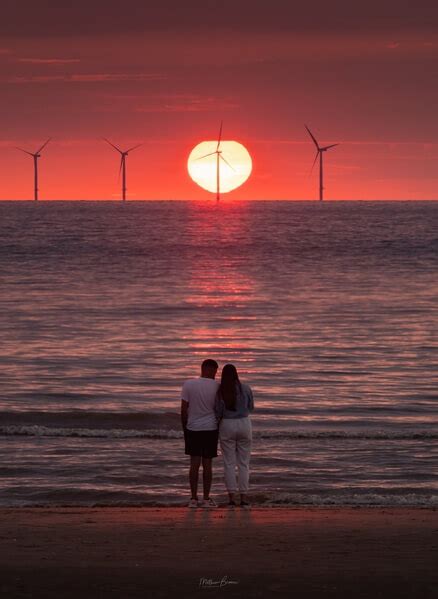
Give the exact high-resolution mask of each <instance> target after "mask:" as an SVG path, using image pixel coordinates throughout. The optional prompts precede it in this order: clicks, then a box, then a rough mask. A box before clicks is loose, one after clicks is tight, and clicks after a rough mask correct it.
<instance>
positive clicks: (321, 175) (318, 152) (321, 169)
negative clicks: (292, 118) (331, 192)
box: [304, 125, 339, 202]
mask: <svg viewBox="0 0 438 599" xmlns="http://www.w3.org/2000/svg"><path fill="white" fill-rule="evenodd" d="M304 126H305V127H306V129H307V132H308V133H309V135H310V137H311V138H312V141H313V143H314V144H315V146H316V156H315V160H314V161H313V164H312V171H313V168H314V166H315V164H316V161H317V160H318V157H319V201H320V202H322V201H323V199H324V165H323V153H324V152H327V150H330V148H334V147H335V146H339V144H331V145H329V146H320V145H319V143H318V142H317V141H316V139H315V136H314V135H313V133H312V132H311V131H310V129H309V127H308V126H307V125H304ZM312 171H311V172H312Z"/></svg>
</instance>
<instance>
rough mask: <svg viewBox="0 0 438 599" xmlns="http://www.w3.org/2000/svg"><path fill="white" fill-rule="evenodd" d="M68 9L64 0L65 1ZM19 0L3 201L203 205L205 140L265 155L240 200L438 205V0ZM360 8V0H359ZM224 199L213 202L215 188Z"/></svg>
mask: <svg viewBox="0 0 438 599" xmlns="http://www.w3.org/2000/svg"><path fill="white" fill-rule="evenodd" d="M61 4H64V5H63V6H62V5H61ZM150 4H151V3H149V2H146V1H145V0H124V1H123V2H120V0H117V1H115V0H105V1H101V0H87V1H86V2H85V1H83V0H76V2H75V3H74V4H71V5H70V3H67V2H65V3H60V2H57V1H55V0H40V1H39V2H34V1H32V2H31V1H29V0H3V1H2V18H1V20H0V88H1V89H0V105H1V128H0V149H1V151H2V161H1V164H0V173H1V175H0V176H1V181H2V185H1V189H0V199H30V198H31V197H32V193H33V191H32V186H33V180H32V177H33V175H32V168H33V167H32V159H31V157H30V156H27V155H26V154H23V153H22V152H20V151H18V150H17V149H16V146H19V147H22V148H25V149H28V150H30V151H35V150H36V149H37V148H38V147H39V146H41V145H42V144H43V142H44V141H45V140H46V139H47V138H48V137H52V141H51V142H50V143H49V144H48V145H47V147H46V148H45V149H44V151H43V155H42V158H41V160H40V185H39V187H40V197H41V198H42V199H68V200H71V199H116V198H118V197H120V182H119V181H118V168H119V157H118V156H117V153H116V152H115V151H114V150H113V149H112V148H111V147H109V146H108V145H107V144H106V143H105V142H103V140H102V137H107V138H109V139H110V140H111V141H112V142H113V143H115V144H116V145H118V146H120V147H122V148H125V147H126V148H127V147H130V146H133V145H136V144H137V143H143V144H144V145H143V146H142V147H141V148H139V149H137V150H136V151H135V152H133V153H132V154H130V155H129V157H128V161H127V172H128V194H127V195H128V199H132V200H143V199H146V200H148V199H176V200H178V199H205V198H206V197H210V194H209V193H208V192H206V191H205V190H203V189H201V188H200V187H198V186H197V185H196V184H195V183H194V182H193V181H192V180H191V179H190V177H189V175H188V173H187V158H188V155H189V154H190V151H191V150H192V148H193V147H194V146H195V145H196V144H198V143H200V142H202V141H208V140H213V139H215V138H216V136H217V134H218V129H219V125H220V122H221V121H222V120H223V122H224V125H223V139H225V140H235V141H238V142H240V143H242V144H243V145H244V146H245V147H246V148H247V149H248V151H249V153H250V155H251V157H252V160H253V172H252V175H251V177H250V178H249V179H248V181H247V182H246V183H245V184H244V185H242V186H241V187H240V188H239V189H237V190H235V191H233V192H231V193H230V194H229V198H230V199H233V200H234V199H235V200H239V199H273V200H275V199H294V200H301V199H316V198H317V193H318V188H317V187H318V181H317V171H316V169H315V170H314V171H313V172H312V173H310V170H311V166H312V162H313V160H314V154H315V151H314V150H315V148H314V146H313V145H312V142H311V140H310V138H309V136H308V134H307V132H306V130H305V128H304V124H307V125H308V126H309V127H310V128H311V129H312V131H313V132H314V134H315V135H316V137H317V138H318V140H320V141H321V143H324V144H329V143H340V145H339V147H336V148H334V149H333V150H331V151H330V152H328V153H327V154H326V157H325V167H326V168H325V172H326V176H325V187H326V197H327V198H328V199H339V200H350V199H351V200H367V199H370V200H379V199H382V200H385V199H386V200H393V199H407V200H427V199H438V168H437V167H438V118H437V110H438V77H437V66H438V4H437V3H435V2H432V1H431V0H427V1H425V0H417V1H416V2H415V3H414V2H412V0H409V1H404V0H398V1H395V0H380V1H376V0H368V1H367V2H366V3H364V2H361V3H355V2H352V1H351V0H348V1H344V0H341V1H339V0H338V1H336V0H333V1H331V2H327V0H313V1H312V2H309V3H302V2H300V3H298V2H294V1H293V0H269V1H267V0H266V1H265V0H263V1H261V0H215V1H213V0H202V1H201V0H185V1H184V2H183V1H182V0H173V1H170V0H161V1H160V2H158V3H156V4H157V6H155V7H152V6H151V5H150ZM355 4H360V6H355ZM211 197H212V199H213V198H214V196H213V195H211Z"/></svg>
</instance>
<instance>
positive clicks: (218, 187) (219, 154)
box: [196, 121, 236, 202]
mask: <svg viewBox="0 0 438 599" xmlns="http://www.w3.org/2000/svg"><path fill="white" fill-rule="evenodd" d="M222 125H223V121H221V126H220V129H219V137H218V139H217V146H216V150H215V151H214V152H210V153H209V154H204V156H200V157H199V158H197V159H196V160H202V159H203V158H207V156H214V155H216V200H217V201H218V202H219V200H220V195H221V174H220V173H221V169H220V164H221V162H220V161H221V160H223V161H224V162H225V164H226V165H228V166H229V167H230V169H231V170H233V171H235V170H236V169H234V168H233V167H232V166H231V164H230V163H229V162H228V161H227V160H225V158H224V157H223V156H222V150H220V149H219V148H220V145H221V139H222Z"/></svg>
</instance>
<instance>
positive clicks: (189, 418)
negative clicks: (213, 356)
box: [181, 360, 219, 508]
mask: <svg viewBox="0 0 438 599" xmlns="http://www.w3.org/2000/svg"><path fill="white" fill-rule="evenodd" d="M217 369H218V363H217V362H216V361H215V360H204V362H203V363H202V366H201V376H200V377H199V378H196V379H190V380H188V381H186V382H185V383H184V385H183V388H182V394H181V422H182V426H183V430H184V440H185V453H186V455H190V473H189V480H190V489H191V493H192V497H191V499H190V502H189V505H188V507H190V508H196V507H198V506H200V507H207V508H208V507H217V504H216V503H215V501H214V499H212V498H211V497H210V488H211V481H212V475H213V473H212V462H213V458H215V457H217V445H218V435H219V431H218V426H217V420H216V414H215V410H214V405H215V399H216V393H217V390H218V388H219V383H218V382H217V381H215V380H214V379H215V377H216V373H217ZM201 461H202V482H203V491H204V499H203V501H199V500H198V477H199V468H200V466H201Z"/></svg>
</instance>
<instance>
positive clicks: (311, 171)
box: [309, 150, 321, 177]
mask: <svg viewBox="0 0 438 599" xmlns="http://www.w3.org/2000/svg"><path fill="white" fill-rule="evenodd" d="M320 152H321V150H318V151H317V152H316V156H315V160H314V161H313V164H312V168H311V169H310V173H309V177H310V175H311V174H312V173H313V169H314V168H315V164H316V161H317V160H318V156H319V154H320Z"/></svg>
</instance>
